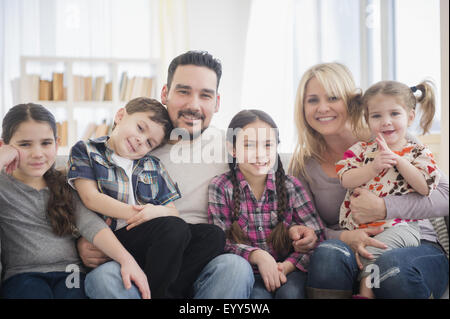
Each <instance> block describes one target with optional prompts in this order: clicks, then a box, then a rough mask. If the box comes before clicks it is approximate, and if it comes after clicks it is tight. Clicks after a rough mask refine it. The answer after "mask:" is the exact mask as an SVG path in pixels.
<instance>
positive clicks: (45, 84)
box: [39, 79, 53, 101]
mask: <svg viewBox="0 0 450 319" xmlns="http://www.w3.org/2000/svg"><path fill="white" fill-rule="evenodd" d="M39 100H42V101H50V100H53V88H52V82H51V81H47V80H41V79H40V80H39Z"/></svg>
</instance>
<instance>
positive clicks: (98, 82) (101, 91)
mask: <svg viewBox="0 0 450 319" xmlns="http://www.w3.org/2000/svg"><path fill="white" fill-rule="evenodd" d="M105 85H106V84H105V77H104V76H97V77H95V89H94V96H93V100H94V101H103V98H104V97H105Z"/></svg>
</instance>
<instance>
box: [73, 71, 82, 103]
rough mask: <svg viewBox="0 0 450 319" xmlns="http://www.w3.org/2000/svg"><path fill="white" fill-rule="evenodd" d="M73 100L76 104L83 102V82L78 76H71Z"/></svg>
mask: <svg viewBox="0 0 450 319" xmlns="http://www.w3.org/2000/svg"><path fill="white" fill-rule="evenodd" d="M73 100H74V101H76V102H79V101H83V100H84V82H83V77H82V76H80V75H74V76H73Z"/></svg>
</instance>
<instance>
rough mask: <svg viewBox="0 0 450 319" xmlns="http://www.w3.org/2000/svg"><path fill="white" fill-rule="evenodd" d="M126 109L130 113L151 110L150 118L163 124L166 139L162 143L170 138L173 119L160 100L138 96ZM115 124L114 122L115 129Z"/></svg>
mask: <svg viewBox="0 0 450 319" xmlns="http://www.w3.org/2000/svg"><path fill="white" fill-rule="evenodd" d="M125 111H126V112H127V114H129V115H131V114H133V113H137V112H151V113H152V115H151V116H150V119H151V120H152V121H154V122H156V123H159V124H161V125H162V127H163V129H164V140H163V142H162V143H161V145H163V144H164V143H166V142H167V141H168V140H169V137H170V133H171V132H172V129H173V125H172V121H171V120H170V117H169V112H167V109H166V108H165V107H164V105H162V104H161V103H160V102H159V101H158V100H155V99H151V98H148V97H137V98H135V99H132V100H130V101H129V102H128V103H127V105H125ZM115 126H116V125H115V123H114V126H113V129H114V127H115Z"/></svg>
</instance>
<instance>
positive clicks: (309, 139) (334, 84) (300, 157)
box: [289, 62, 356, 179]
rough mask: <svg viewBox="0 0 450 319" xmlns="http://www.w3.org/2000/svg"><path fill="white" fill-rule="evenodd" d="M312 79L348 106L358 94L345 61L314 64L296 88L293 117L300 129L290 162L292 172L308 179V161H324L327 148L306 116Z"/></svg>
mask: <svg viewBox="0 0 450 319" xmlns="http://www.w3.org/2000/svg"><path fill="white" fill-rule="evenodd" d="M312 78H316V79H317V80H318V81H319V83H320V84H321V85H322V86H323V87H324V89H325V91H326V92H327V94H328V96H335V97H338V98H341V99H342V100H343V102H344V103H345V105H348V104H349V102H350V100H351V99H353V96H354V95H355V94H356V87H355V82H354V80H353V75H352V74H351V72H350V70H349V69H348V68H347V67H346V66H345V65H343V64H340V63H337V62H333V63H321V64H317V65H314V66H312V67H311V68H310V69H308V70H307V71H306V72H305V73H304V74H303V77H302V78H301V80H300V83H299V84H298V87H297V96H296V99H295V110H294V119H295V126H296V128H297V145H296V147H295V150H294V153H293V156H292V158H291V162H290V164H289V174H291V175H294V176H299V175H302V176H304V177H305V178H307V179H309V177H308V174H307V173H306V169H305V163H306V160H307V159H308V158H310V157H313V158H315V159H317V160H319V161H322V160H323V154H324V152H325V148H326V146H325V145H326V144H325V140H324V138H323V136H322V135H321V134H320V133H318V132H316V131H315V130H314V129H313V128H312V127H311V126H310V125H309V124H308V123H307V122H306V119H305V107H304V102H305V92H306V86H307V85H308V83H309V81H310V80H311V79H312Z"/></svg>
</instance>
